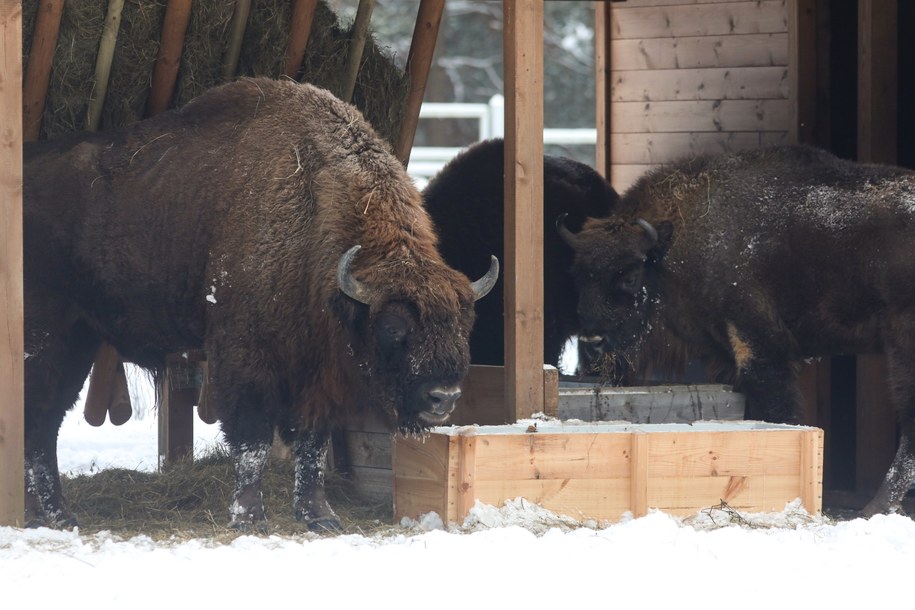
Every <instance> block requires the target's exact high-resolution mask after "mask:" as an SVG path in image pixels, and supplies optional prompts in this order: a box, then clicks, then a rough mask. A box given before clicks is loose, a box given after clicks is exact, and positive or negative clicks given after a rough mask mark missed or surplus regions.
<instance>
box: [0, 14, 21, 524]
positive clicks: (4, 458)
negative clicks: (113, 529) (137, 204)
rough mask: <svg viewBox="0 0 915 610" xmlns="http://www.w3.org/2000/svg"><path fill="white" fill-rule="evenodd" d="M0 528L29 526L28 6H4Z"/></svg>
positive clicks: (0, 46) (0, 41)
mask: <svg viewBox="0 0 915 610" xmlns="http://www.w3.org/2000/svg"><path fill="white" fill-rule="evenodd" d="M0 50H2V54H0V74H2V75H3V78H2V79H0V122H2V124H3V125H4V126H5V128H4V129H3V130H2V132H0V316H2V318H3V322H2V324H0V396H2V397H3V399H2V401H0V464H2V467H0V525H5V526H14V527H22V526H23V525H24V524H25V489H24V486H23V481H24V480H25V472H24V464H23V456H24V455H25V446H24V445H25V433H24V429H25V420H24V410H23V394H24V389H23V355H24V354H23V308H22V298H23V297H22V114H23V107H22V4H21V3H20V2H3V3H0Z"/></svg>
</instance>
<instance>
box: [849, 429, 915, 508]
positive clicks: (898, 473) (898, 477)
mask: <svg viewBox="0 0 915 610" xmlns="http://www.w3.org/2000/svg"><path fill="white" fill-rule="evenodd" d="M912 483H915V452H913V450H912V441H911V439H910V438H909V436H908V435H905V434H903V435H902V437H901V438H900V439H899V449H898V450H897V451H896V457H895V458H893V463H892V464H891V465H890V469H889V470H888V471H887V473H886V478H884V479H883V483H882V484H881V485H880V489H878V490H877V494H876V495H875V496H874V498H873V500H871V501H870V502H868V503H867V506H865V507H864V508H863V509H862V510H861V514H862V515H864V516H865V517H872V516H874V515H877V514H880V513H897V512H900V511H901V509H902V499H903V498H905V495H906V493H907V492H908V491H909V489H910V488H911V487H912Z"/></svg>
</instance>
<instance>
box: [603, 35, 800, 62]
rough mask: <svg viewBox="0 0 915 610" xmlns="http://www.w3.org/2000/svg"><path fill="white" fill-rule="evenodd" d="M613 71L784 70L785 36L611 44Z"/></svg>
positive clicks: (786, 52)
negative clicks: (738, 68)
mask: <svg viewBox="0 0 915 610" xmlns="http://www.w3.org/2000/svg"><path fill="white" fill-rule="evenodd" d="M610 57H611V58H612V67H613V70H655V69H673V68H727V67H748V66H787V65H788V34H787V33H784V34H746V35H744V36H720V37H719V36H698V37H688V38H653V39H649V40H613V41H612V42H611V45H610Z"/></svg>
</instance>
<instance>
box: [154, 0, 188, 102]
mask: <svg viewBox="0 0 915 610" xmlns="http://www.w3.org/2000/svg"><path fill="white" fill-rule="evenodd" d="M190 20H191V0H168V6H167V7H166V9H165V21H164V23H163V24H162V37H161V40H160V42H159V54H158V56H157V57H156V63H155V66H154V67H153V75H152V86H151V88H150V91H149V99H148V100H147V103H146V115H147V116H155V115H157V114H159V113H160V112H162V111H163V110H166V109H167V108H168V106H169V104H170V103H171V100H172V95H173V94H174V91H175V82H176V81H177V80H178V68H179V67H180V65H181V50H182V49H183V47H184V35H185V33H186V32H187V25H188V23H189V22H190Z"/></svg>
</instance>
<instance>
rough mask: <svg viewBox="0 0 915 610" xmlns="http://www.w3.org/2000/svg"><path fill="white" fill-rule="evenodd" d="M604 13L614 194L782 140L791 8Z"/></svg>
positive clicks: (692, 1) (663, 2)
mask: <svg viewBox="0 0 915 610" xmlns="http://www.w3.org/2000/svg"><path fill="white" fill-rule="evenodd" d="M607 6H608V7H609V8H608V9H605V10H607V11H608V13H609V14H608V15H607V19H608V20H609V24H608V27H607V28H606V29H607V30H608V37H609V41H608V42H607V43H606V45H605V53H606V59H605V61H606V62H607V66H608V68H607V69H606V70H607V73H608V77H609V79H610V80H609V83H608V85H607V87H608V89H609V91H608V93H609V103H608V104H607V106H608V107H609V110H608V112H609V119H608V120H607V123H608V124H609V133H610V136H609V151H608V157H609V160H610V166H611V169H610V179H611V182H612V183H613V186H614V187H615V188H616V189H617V190H619V191H623V190H625V189H626V188H627V187H628V186H629V185H630V184H632V182H633V181H634V180H635V179H636V178H637V177H638V176H639V175H641V174H642V173H643V172H644V171H645V170H647V169H649V168H650V167H652V166H654V165H657V164H662V163H667V162H670V161H673V160H675V159H677V158H679V157H682V156H685V155H689V154H695V153H705V152H724V151H730V150H739V149H746V148H757V147H759V146H763V145H768V144H775V143H781V142H785V141H787V139H788V137H789V133H790V132H791V125H792V122H793V120H794V118H793V117H794V115H793V111H792V102H791V100H790V99H789V95H790V91H789V90H790V78H789V69H788V63H789V37H788V23H789V18H788V0H759V1H757V0H753V1H743V0H626V1H624V2H613V3H608V4H607ZM598 42H600V41H598ZM599 112H600V110H599Z"/></svg>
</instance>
